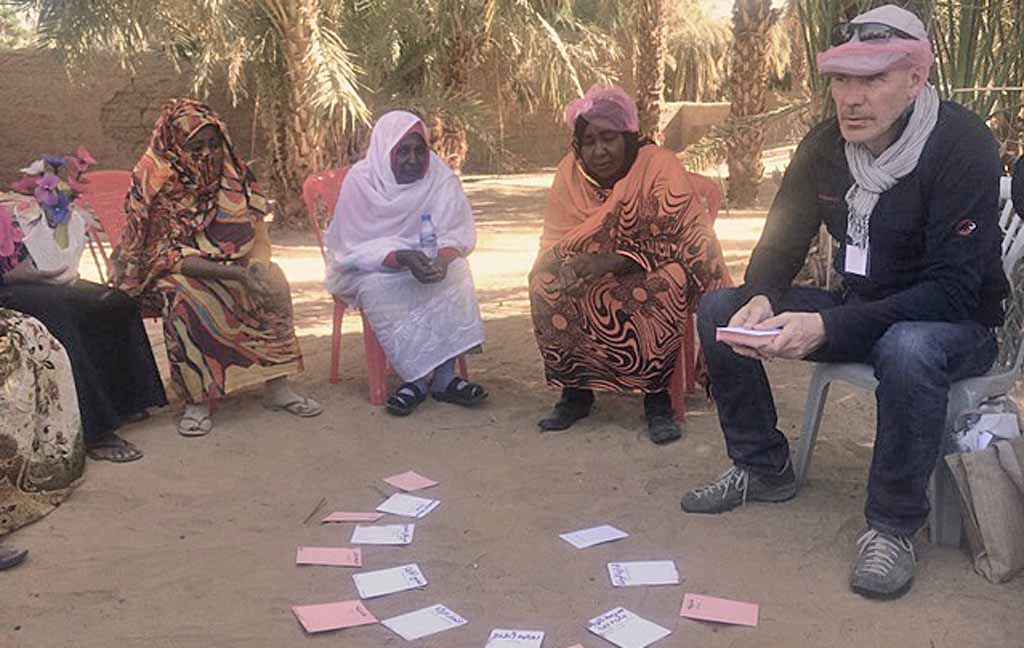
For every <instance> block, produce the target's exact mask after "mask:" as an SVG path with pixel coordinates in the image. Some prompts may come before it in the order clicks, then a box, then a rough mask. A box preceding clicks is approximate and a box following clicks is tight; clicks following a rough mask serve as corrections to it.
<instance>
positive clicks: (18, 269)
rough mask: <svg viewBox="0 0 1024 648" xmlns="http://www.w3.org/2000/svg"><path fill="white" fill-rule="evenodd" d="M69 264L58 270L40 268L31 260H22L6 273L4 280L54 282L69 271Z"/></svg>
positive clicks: (10, 281)
mask: <svg viewBox="0 0 1024 648" xmlns="http://www.w3.org/2000/svg"><path fill="white" fill-rule="evenodd" d="M67 269H68V268H67V266H63V267H61V268H58V269H57V270H39V269H38V268H36V267H35V265H33V264H32V262H31V261H22V262H21V263H19V264H18V265H16V266H14V268H12V269H11V270H8V271H7V272H5V273H4V282H5V283H9V284H16V283H53V280H54V279H56V278H57V277H59V276H61V275H62V274H64V273H65V272H67Z"/></svg>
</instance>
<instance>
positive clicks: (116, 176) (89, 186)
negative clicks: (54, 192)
mask: <svg viewBox="0 0 1024 648" xmlns="http://www.w3.org/2000/svg"><path fill="white" fill-rule="evenodd" d="M81 182H82V187H81V193H80V195H79V197H78V201H77V202H78V203H79V204H81V205H82V206H84V207H87V208H89V209H90V210H92V213H93V214H94V215H95V216H96V220H97V221H98V222H99V225H100V226H99V227H98V228H97V227H90V228H89V232H88V235H89V251H90V252H91V253H92V255H93V259H94V260H96V266H97V268H99V271H100V279H102V280H103V281H104V282H106V279H105V278H104V276H103V275H104V270H106V274H107V275H109V274H110V256H109V255H108V254H107V251H106V249H104V247H103V242H102V240H101V238H100V234H101V233H102V234H105V235H106V237H107V242H108V243H109V244H110V247H111V248H115V247H117V244H118V243H120V242H121V232H122V231H123V230H124V226H125V221H126V219H127V217H126V216H125V213H124V202H125V198H126V197H127V196H128V191H129V190H131V187H132V174H131V171H89V172H88V173H84V174H82V181H81ZM97 248H98V249H99V255H100V257H102V259H103V264H102V265H100V263H99V260H97V259H96V249H97Z"/></svg>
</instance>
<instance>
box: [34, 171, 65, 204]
mask: <svg viewBox="0 0 1024 648" xmlns="http://www.w3.org/2000/svg"><path fill="white" fill-rule="evenodd" d="M58 183H60V178H58V177H57V176H56V175H54V174H52V173H47V174H46V175H44V176H43V177H42V178H39V179H38V180H36V189H35V191H34V192H32V194H33V195H34V196H35V197H36V201H37V202H38V203H39V204H40V205H42V206H44V207H53V206H54V205H56V204H57V201H58V200H59V198H58V196H57V184H58Z"/></svg>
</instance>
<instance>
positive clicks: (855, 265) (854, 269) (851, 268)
mask: <svg viewBox="0 0 1024 648" xmlns="http://www.w3.org/2000/svg"><path fill="white" fill-rule="evenodd" d="M846 271H847V272H851V273H853V274H856V275H860V276H862V277H866V276H868V251H867V250H866V249H864V248H862V247H857V246H855V245H847V246H846Z"/></svg>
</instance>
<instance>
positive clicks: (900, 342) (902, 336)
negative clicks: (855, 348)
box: [874, 322, 946, 371]
mask: <svg viewBox="0 0 1024 648" xmlns="http://www.w3.org/2000/svg"><path fill="white" fill-rule="evenodd" d="M874 356H875V368H876V370H878V369H880V370H882V371H886V370H888V371H892V370H897V371H899V370H901V369H902V370H907V371H910V370H921V369H925V368H930V369H941V368H942V367H943V366H944V365H945V362H946V354H945V352H944V351H943V349H942V347H941V346H940V345H939V344H937V343H936V342H935V336H934V334H933V333H932V332H929V331H928V325H927V323H924V322H898V323H896V324H893V325H892V326H890V327H889V330H888V331H886V332H885V334H884V335H883V336H882V337H881V338H880V339H879V340H878V342H877V343H876V344H875V352H874Z"/></svg>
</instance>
